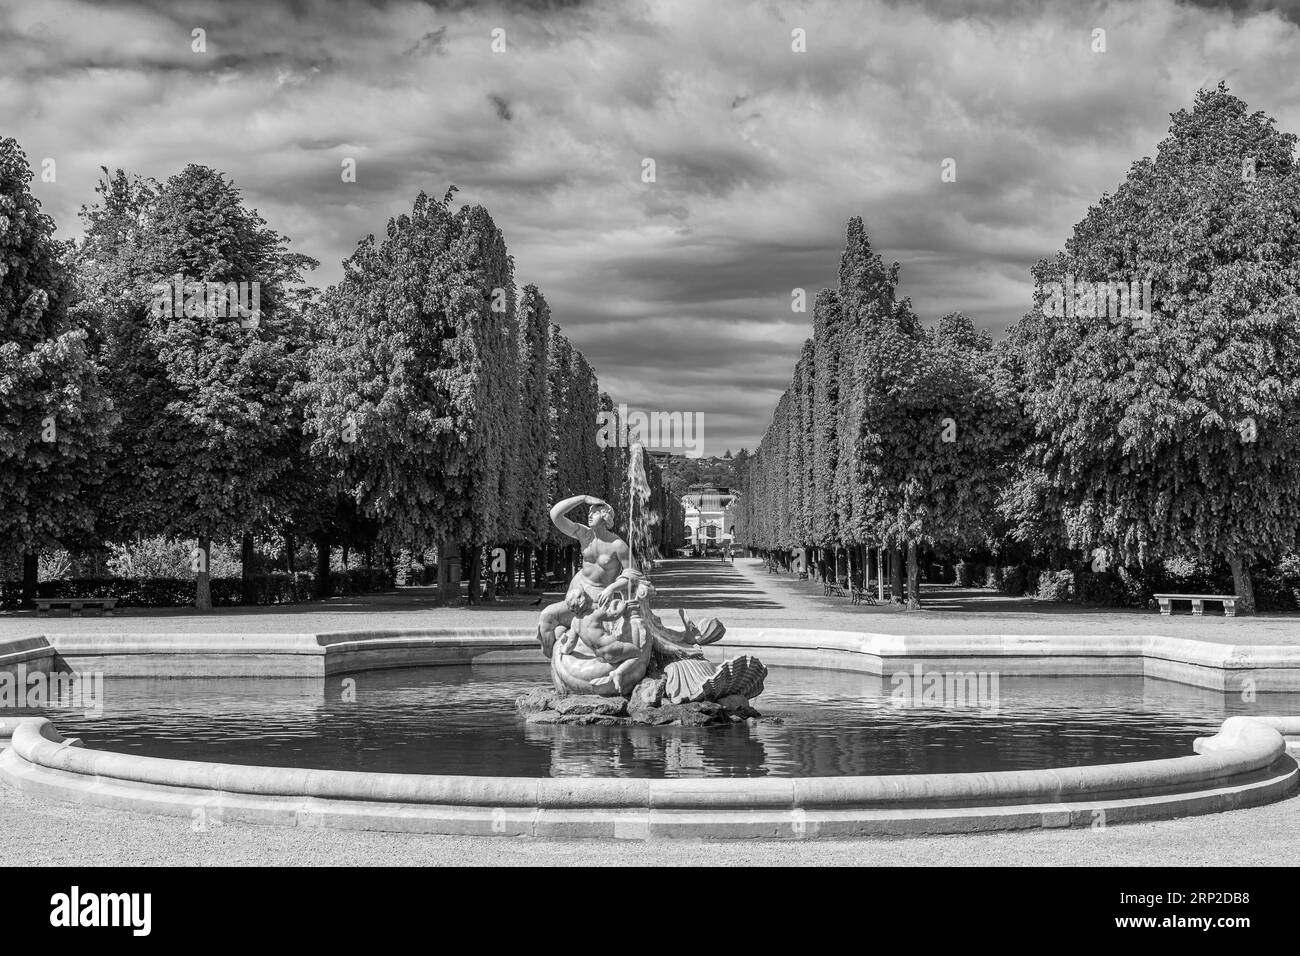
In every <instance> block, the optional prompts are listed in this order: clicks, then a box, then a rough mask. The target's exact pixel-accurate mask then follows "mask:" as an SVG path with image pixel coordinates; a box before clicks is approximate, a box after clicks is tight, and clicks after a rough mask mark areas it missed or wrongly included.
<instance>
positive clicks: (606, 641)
mask: <svg viewBox="0 0 1300 956" xmlns="http://www.w3.org/2000/svg"><path fill="white" fill-rule="evenodd" d="M642 454H643V450H642V447H641V445H640V444H639V443H635V444H633V445H632V446H631V449H630V455H629V465H628V491H629V494H628V501H629V502H630V509H629V510H630V513H629V515H628V526H629V528H630V529H631V531H630V532H629V535H628V536H629V537H630V538H631V539H632V541H633V542H635V543H637V544H639V546H640V549H641V552H642V553H644V552H645V551H646V549H647V541H648V537H649V534H648V528H649V527H650V524H651V516H650V515H649V514H648V510H647V503H648V499H649V492H650V489H649V485H648V483H647V482H646V476H645V466H644V464H643V461H642V457H641V456H642ZM582 504H586V505H589V506H590V507H591V511H590V513H589V516H588V520H587V524H586V525H581V524H578V523H577V522H574V521H572V520H571V519H570V518H569V517H568V513H569V512H570V511H572V510H573V509H574V508H576V507H578V506H579V505H582ZM638 507H639V514H638ZM551 521H552V522H553V523H554V524H555V527H556V528H558V529H559V530H560V531H561V532H562V533H564V534H566V535H568V536H569V537H571V538H574V539H575V540H577V541H578V542H579V543H580V544H581V545H582V567H581V568H580V569H579V571H578V573H577V574H575V575H574V576H573V580H572V581H571V582H570V584H569V589H568V593H567V594H566V595H565V598H564V600H563V601H558V602H556V603H555V604H552V605H551V606H550V607H548V608H546V609H545V610H544V611H543V612H542V614H541V619H540V620H539V622H538V626H537V640H538V643H539V644H540V646H541V649H542V654H543V655H544V656H545V657H547V659H549V660H550V662H551V682H552V684H553V685H554V690H553V691H548V690H538V691H533V692H531V693H528V694H525V695H522V696H521V697H519V698H518V699H517V700H516V702H515V706H516V708H517V709H518V710H519V712H520V713H522V714H523V715H524V716H525V719H526V720H527V721H528V722H529V723H578V724H606V725H619V724H654V725H660V724H671V725H678V726H683V725H702V724H713V723H732V722H736V721H742V720H753V719H756V718H758V717H759V714H758V712H757V711H756V710H754V708H753V707H752V706H750V703H749V702H750V701H751V700H752V699H753V698H755V697H757V696H758V695H759V694H761V693H762V692H763V681H764V679H765V678H766V676H767V668H766V667H764V666H763V664H762V662H760V661H759V660H758V659H757V658H755V657H751V656H750V655H748V654H742V655H741V656H739V657H735V658H728V659H726V660H724V661H722V662H721V663H720V664H715V663H713V662H711V661H709V660H707V659H706V658H705V656H704V652H703V651H702V650H700V648H702V647H704V646H706V645H708V644H712V643H714V642H716V641H718V640H720V639H721V638H722V636H723V634H725V633H726V627H725V626H724V625H723V624H722V622H721V621H719V620H717V618H705V619H704V620H703V621H700V622H699V623H697V622H695V621H693V620H691V619H690V618H689V617H688V616H687V615H686V612H685V611H682V610H680V609H679V610H678V612H677V613H678V615H679V616H680V617H681V620H682V628H681V629H677V628H673V627H669V626H668V625H666V624H665V623H664V622H663V621H662V620H661V619H660V618H659V616H658V615H657V614H656V613H655V611H654V600H655V595H656V592H655V588H654V585H653V584H651V583H650V579H649V578H648V577H647V576H646V575H645V574H644V573H642V572H641V571H640V570H639V569H638V567H637V561H636V555H635V553H634V549H633V545H632V544H629V543H628V542H627V541H624V540H623V539H622V538H620V537H619V536H618V535H617V534H616V533H615V532H614V509H613V508H612V507H611V506H610V505H609V503H608V502H606V501H604V500H602V499H600V498H594V497H592V496H590V495H574V496H573V497H571V498H566V499H564V500H563V501H560V502H558V503H556V504H555V506H554V507H552V508H551Z"/></svg>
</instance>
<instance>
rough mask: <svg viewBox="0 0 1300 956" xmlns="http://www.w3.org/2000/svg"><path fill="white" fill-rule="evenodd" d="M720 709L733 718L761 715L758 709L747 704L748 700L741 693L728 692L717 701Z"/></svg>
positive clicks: (742, 718)
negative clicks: (728, 693)
mask: <svg viewBox="0 0 1300 956" xmlns="http://www.w3.org/2000/svg"><path fill="white" fill-rule="evenodd" d="M718 704H719V705H721V707H722V709H723V710H725V711H726V712H727V715H728V716H729V717H731V718H732V719H733V720H749V719H752V718H756V717H761V716H762V714H760V713H759V712H758V711H756V710H755V709H754V708H753V707H751V706H749V700H748V699H747V698H746V697H744V696H743V695H741V694H730V695H728V696H726V697H723V698H722V699H721V700H719V701H718Z"/></svg>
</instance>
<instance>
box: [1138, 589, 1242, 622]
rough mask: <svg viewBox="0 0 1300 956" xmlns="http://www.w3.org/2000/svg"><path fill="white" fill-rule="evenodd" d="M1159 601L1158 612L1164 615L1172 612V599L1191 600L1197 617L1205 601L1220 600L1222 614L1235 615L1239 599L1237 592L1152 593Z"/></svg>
mask: <svg viewBox="0 0 1300 956" xmlns="http://www.w3.org/2000/svg"><path fill="white" fill-rule="evenodd" d="M1151 596H1152V597H1154V598H1155V599H1156V600H1157V601H1159V602H1160V613H1161V614H1164V615H1165V616H1166V617H1167V616H1168V615H1169V614H1171V613H1172V612H1173V607H1172V605H1173V602H1174V601H1191V602H1192V613H1193V614H1194V615H1196V616H1197V617H1200V616H1201V614H1202V613H1203V612H1204V611H1205V602H1206V601H1222V602H1223V616H1224V617H1236V616H1237V602H1238V601H1240V600H1241V595H1239V594H1153V595H1151Z"/></svg>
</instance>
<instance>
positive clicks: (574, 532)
mask: <svg viewBox="0 0 1300 956" xmlns="http://www.w3.org/2000/svg"><path fill="white" fill-rule="evenodd" d="M578 505H603V506H604V507H606V508H608V507H609V503H608V502H606V501H604V500H602V499H600V498H596V497H593V496H592V495H574V496H573V497H571V498H565V499H564V500H563V501H557V502H556V503H555V504H554V505H553V506H552V507H551V524H553V525H555V527H557V528H559V529H560V532H561V533H562V534H567V535H568V536H569V537H570V538H575V539H577V540H579V541H581V540H582V536H583V534H584V533H585V534H590V531H589V529H588V528H587V527H586V526H584V525H580V524H578V523H577V522H576V521H572V520H570V518H569V516H568V515H569V512H570V511H572V510H573V509H574V508H576V507H578Z"/></svg>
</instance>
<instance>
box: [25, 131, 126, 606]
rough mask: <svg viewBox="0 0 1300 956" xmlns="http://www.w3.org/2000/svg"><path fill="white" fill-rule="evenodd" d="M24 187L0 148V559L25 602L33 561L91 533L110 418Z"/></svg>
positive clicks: (59, 254)
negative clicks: (12, 568)
mask: <svg viewBox="0 0 1300 956" xmlns="http://www.w3.org/2000/svg"><path fill="white" fill-rule="evenodd" d="M31 179H32V171H31V168H30V167H29V166H28V164H27V158H26V156H25V155H24V154H23V152H22V150H21V149H20V148H19V146H18V144H17V143H16V142H15V141H14V140H12V139H0V552H2V551H6V550H7V551H9V552H11V554H10V555H8V556H9V557H12V556H13V555H14V554H23V555H24V574H23V578H24V591H25V596H26V597H27V599H28V600H30V599H31V598H32V597H33V596H34V589H35V585H36V556H37V554H38V553H39V552H40V551H42V550H46V549H49V548H52V547H55V546H56V545H58V544H59V543H60V542H66V541H67V540H68V539H69V538H70V537H73V536H76V535H78V534H81V533H84V532H85V531H87V530H88V529H89V528H90V527H91V525H92V523H93V518H94V514H93V510H92V508H91V494H90V493H91V491H92V489H93V488H94V486H95V485H96V484H97V483H98V482H99V481H100V480H101V479H102V474H103V468H104V466H105V455H106V451H107V447H108V437H107V436H108V432H109V429H110V428H111V426H112V424H113V422H114V418H115V415H114V412H113V410H112V407H111V403H110V402H109V400H108V397H107V395H106V393H105V390H104V388H103V385H102V381H101V374H100V372H101V370H100V368H99V366H98V364H97V362H96V361H95V356H94V351H93V343H92V342H91V332H92V330H91V329H89V328H87V326H86V325H85V324H84V322H82V321H80V319H82V318H84V316H79V315H78V314H77V313H73V312H70V311H69V308H68V306H69V303H70V301H71V299H72V296H73V289H72V283H71V278H70V274H69V269H68V265H67V262H66V250H65V249H64V248H63V247H62V246H60V244H59V243H57V242H56V241H55V240H54V238H53V235H54V222H53V220H51V219H50V217H49V216H47V215H45V214H44V213H42V212H41V211H40V204H39V203H38V202H37V201H36V199H35V197H33V196H32V194H31V192H30V188H29V183H30V182H31ZM4 557H6V555H5V554H3V553H0V558H4Z"/></svg>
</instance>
